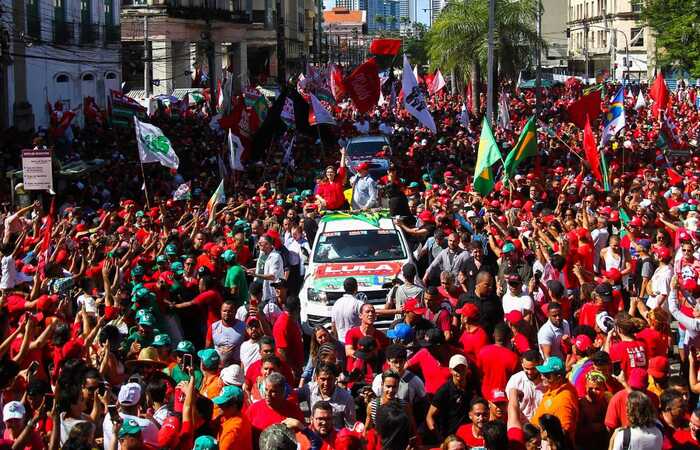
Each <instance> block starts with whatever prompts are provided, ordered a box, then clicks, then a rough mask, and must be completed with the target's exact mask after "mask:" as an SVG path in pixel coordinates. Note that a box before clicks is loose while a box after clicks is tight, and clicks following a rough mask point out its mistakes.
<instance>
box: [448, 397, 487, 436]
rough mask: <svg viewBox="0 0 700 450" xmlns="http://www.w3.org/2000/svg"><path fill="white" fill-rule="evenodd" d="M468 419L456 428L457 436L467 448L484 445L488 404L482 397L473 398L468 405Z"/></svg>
mask: <svg viewBox="0 0 700 450" xmlns="http://www.w3.org/2000/svg"><path fill="white" fill-rule="evenodd" d="M469 420H471V423H465V424H464V425H461V426H460V427H459V428H458V429H457V433H455V434H456V435H457V437H459V438H461V439H462V440H463V441H464V443H465V444H467V447H468V448H472V447H476V448H483V447H484V432H483V429H484V424H486V422H488V421H489V405H488V402H487V401H486V400H484V399H483V398H475V399H474V400H472V402H471V405H470V407H469Z"/></svg>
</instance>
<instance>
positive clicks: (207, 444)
mask: <svg viewBox="0 0 700 450" xmlns="http://www.w3.org/2000/svg"><path fill="white" fill-rule="evenodd" d="M218 449H219V445H218V444H217V443H216V439H214V438H213V437H211V436H207V435H203V436H200V437H198V438H197V439H195V441H194V448H193V449H192V450H218Z"/></svg>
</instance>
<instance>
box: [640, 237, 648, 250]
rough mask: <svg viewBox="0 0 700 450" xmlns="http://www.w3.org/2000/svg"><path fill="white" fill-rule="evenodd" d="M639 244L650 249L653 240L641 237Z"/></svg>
mask: <svg viewBox="0 0 700 450" xmlns="http://www.w3.org/2000/svg"><path fill="white" fill-rule="evenodd" d="M637 245H639V246H640V247H642V248H644V249H646V250H649V249H650V248H651V241H650V240H649V239H640V240H638V241H637Z"/></svg>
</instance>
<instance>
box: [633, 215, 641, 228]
mask: <svg viewBox="0 0 700 450" xmlns="http://www.w3.org/2000/svg"><path fill="white" fill-rule="evenodd" d="M630 226H632V227H641V226H642V219H640V218H639V217H637V216H635V217H634V218H632V220H630Z"/></svg>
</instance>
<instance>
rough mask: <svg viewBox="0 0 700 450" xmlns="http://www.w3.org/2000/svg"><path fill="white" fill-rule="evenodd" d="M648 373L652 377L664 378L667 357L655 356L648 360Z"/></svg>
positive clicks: (666, 371) (666, 369)
mask: <svg viewBox="0 0 700 450" xmlns="http://www.w3.org/2000/svg"><path fill="white" fill-rule="evenodd" d="M647 371H649V375H651V376H652V377H654V378H657V379H659V378H664V377H665V376H666V375H667V374H668V358H667V357H665V356H655V357H653V358H651V359H650V360H649V364H648V366H647Z"/></svg>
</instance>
